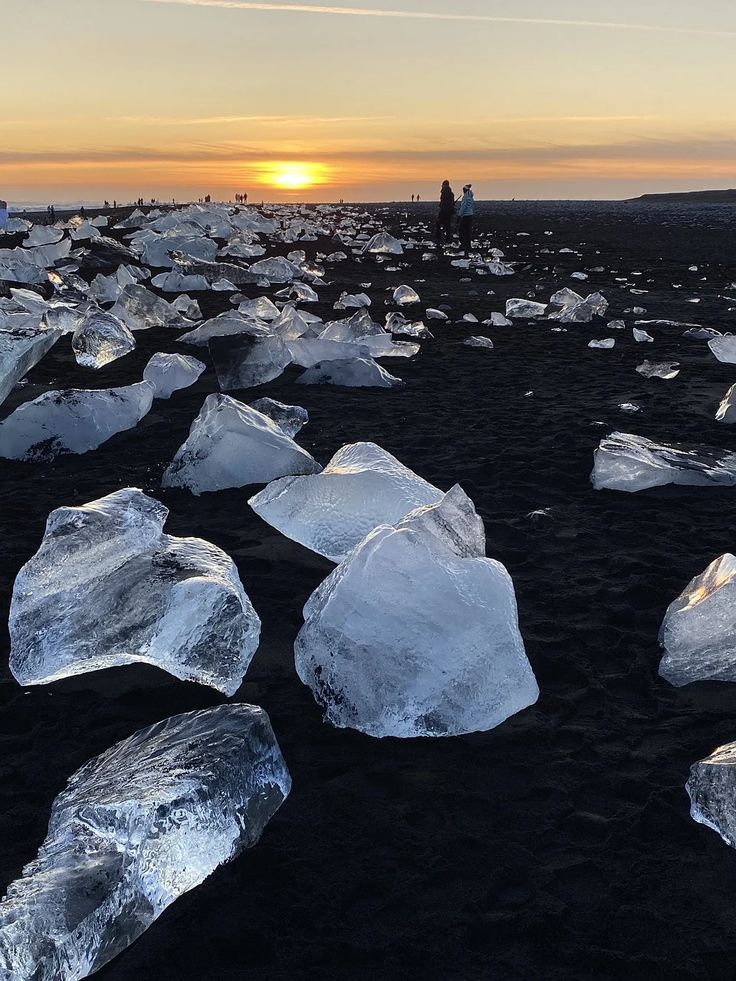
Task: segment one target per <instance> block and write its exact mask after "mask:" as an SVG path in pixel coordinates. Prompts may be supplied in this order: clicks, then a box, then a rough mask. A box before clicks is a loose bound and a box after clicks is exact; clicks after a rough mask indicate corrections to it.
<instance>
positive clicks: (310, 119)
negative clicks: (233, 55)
mask: <svg viewBox="0 0 736 981" xmlns="http://www.w3.org/2000/svg"><path fill="white" fill-rule="evenodd" d="M394 118H395V117H394V116H200V117H195V118H181V117H177V116H112V117H110V119H109V121H110V122H115V123H131V124H135V125H141V126H220V125H229V124H233V123H274V124H277V123H278V124H282V125H288V126H321V125H330V126H339V125H342V124H345V123H373V122H385V121H387V120H389V119H394Z"/></svg>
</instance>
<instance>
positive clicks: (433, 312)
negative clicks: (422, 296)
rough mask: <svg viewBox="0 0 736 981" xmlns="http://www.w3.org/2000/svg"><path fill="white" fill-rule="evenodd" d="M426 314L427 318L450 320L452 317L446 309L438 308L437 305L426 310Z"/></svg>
mask: <svg viewBox="0 0 736 981" xmlns="http://www.w3.org/2000/svg"><path fill="white" fill-rule="evenodd" d="M424 316H425V317H426V318H427V320H449V319H450V318H449V317H448V316H447V314H446V313H445V312H444V310H437V309H436V308H435V307H429V308H428V309H427V310H425V311H424Z"/></svg>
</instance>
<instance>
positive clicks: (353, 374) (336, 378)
mask: <svg viewBox="0 0 736 981" xmlns="http://www.w3.org/2000/svg"><path fill="white" fill-rule="evenodd" d="M296 383H297V385H340V386H342V387H344V388H399V387H400V386H402V385H403V384H404V382H403V381H402V380H401V378H397V377H396V375H392V374H390V373H389V372H388V371H386V369H385V368H382V367H381V365H380V364H377V362H375V361H374V360H373V359H372V358H368V357H365V358H345V359H344V360H343V359H340V360H336V361H319V362H317V364H315V365H312V367H311V368H307V370H306V371H305V372H304V374H303V375H300V376H299V377H298V378H297V380H296Z"/></svg>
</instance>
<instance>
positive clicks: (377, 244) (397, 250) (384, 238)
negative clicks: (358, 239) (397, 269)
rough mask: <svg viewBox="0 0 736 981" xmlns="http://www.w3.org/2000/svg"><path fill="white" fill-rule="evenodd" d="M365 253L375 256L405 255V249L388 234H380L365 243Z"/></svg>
mask: <svg viewBox="0 0 736 981" xmlns="http://www.w3.org/2000/svg"><path fill="white" fill-rule="evenodd" d="M363 252H371V253H373V254H374V255H403V254H404V247H403V245H402V244H401V242H399V240H398V239H396V238H394V237H393V235H389V233H388V232H378V234H377V235H374V236H373V237H372V238H370V239H369V240H368V241H367V242H366V243H365V245H364V246H363Z"/></svg>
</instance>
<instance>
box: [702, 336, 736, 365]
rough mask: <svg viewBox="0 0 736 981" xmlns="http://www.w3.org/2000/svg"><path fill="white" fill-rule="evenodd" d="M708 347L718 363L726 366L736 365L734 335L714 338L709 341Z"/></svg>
mask: <svg viewBox="0 0 736 981" xmlns="http://www.w3.org/2000/svg"><path fill="white" fill-rule="evenodd" d="M708 347H709V348H710V349H711V351H712V352H713V354H714V355H715V357H716V358H717V359H718V361H722V362H723V363H724V364H736V336H734V335H733V334H724V335H722V336H721V337H712V338H711V339H710V340H709V341H708Z"/></svg>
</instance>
